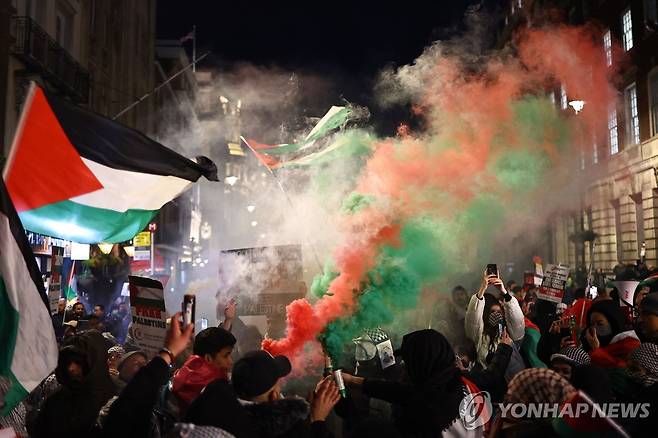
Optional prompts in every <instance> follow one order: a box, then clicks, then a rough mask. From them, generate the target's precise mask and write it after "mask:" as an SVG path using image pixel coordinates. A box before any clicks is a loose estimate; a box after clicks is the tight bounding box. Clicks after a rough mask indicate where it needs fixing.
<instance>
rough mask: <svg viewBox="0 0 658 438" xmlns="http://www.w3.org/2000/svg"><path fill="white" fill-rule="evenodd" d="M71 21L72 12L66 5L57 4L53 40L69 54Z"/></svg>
mask: <svg viewBox="0 0 658 438" xmlns="http://www.w3.org/2000/svg"><path fill="white" fill-rule="evenodd" d="M73 21H74V11H72V10H71V9H70V7H69V6H68V4H67V3H65V2H58V3H57V9H56V11H55V40H56V41H57V43H58V44H59V45H60V46H62V47H63V48H65V49H66V50H68V51H69V52H70V51H71V48H72V47H71V46H72V45H73V25H74V23H73Z"/></svg>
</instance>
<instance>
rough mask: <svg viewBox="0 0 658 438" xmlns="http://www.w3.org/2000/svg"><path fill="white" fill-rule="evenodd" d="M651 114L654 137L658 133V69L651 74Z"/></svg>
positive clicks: (652, 134)
mask: <svg viewBox="0 0 658 438" xmlns="http://www.w3.org/2000/svg"><path fill="white" fill-rule="evenodd" d="M649 114H650V118H651V136H652V137H653V136H654V135H657V134H658V70H654V71H653V72H652V73H651V74H650V75H649Z"/></svg>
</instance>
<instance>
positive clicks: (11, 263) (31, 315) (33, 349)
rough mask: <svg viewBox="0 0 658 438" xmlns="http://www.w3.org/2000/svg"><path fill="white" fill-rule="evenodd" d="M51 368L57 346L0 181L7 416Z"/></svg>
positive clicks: (1, 372) (0, 323)
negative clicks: (8, 384)
mask: <svg viewBox="0 0 658 438" xmlns="http://www.w3.org/2000/svg"><path fill="white" fill-rule="evenodd" d="M56 366H57V342H56V341H55V332H54V331H53V325H52V322H51V320H50V313H49V311H48V302H47V300H46V293H45V291H44V288H43V281H42V279H41V274H40V273H39V267H38V266H37V263H36V261H35V260H34V255H33V254H32V249H31V248H30V244H29V243H28V241H27V237H26V236H25V231H24V230H23V227H22V226H21V222H20V220H19V219H18V215H17V214H16V210H14V206H13V205H12V203H11V200H10V199H9V195H8V194H7V190H6V188H5V185H4V183H3V182H2V181H1V180H0V376H2V377H5V378H7V379H8V380H9V381H10V382H11V386H10V388H9V392H8V393H7V394H5V396H4V402H5V403H4V407H3V408H2V409H1V410H0V416H3V415H7V414H8V413H9V412H10V411H11V410H12V409H13V408H14V407H15V406H16V405H17V404H18V403H19V402H20V401H21V400H22V399H23V398H25V396H27V394H28V393H29V392H30V391H32V390H33V389H34V388H36V386H37V385H38V384H39V383H40V382H41V381H42V380H43V379H45V378H46V376H48V374H50V373H51V372H52V371H53V370H54V369H55V367H56Z"/></svg>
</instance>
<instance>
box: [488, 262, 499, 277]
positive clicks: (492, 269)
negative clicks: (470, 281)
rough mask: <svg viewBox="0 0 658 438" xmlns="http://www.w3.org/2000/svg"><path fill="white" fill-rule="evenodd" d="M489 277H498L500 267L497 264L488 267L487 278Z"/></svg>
mask: <svg viewBox="0 0 658 438" xmlns="http://www.w3.org/2000/svg"><path fill="white" fill-rule="evenodd" d="M489 275H498V266H497V265H496V264H495V263H490V264H488V265H487V276H489Z"/></svg>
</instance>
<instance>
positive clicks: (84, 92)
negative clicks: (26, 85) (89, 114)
mask: <svg viewBox="0 0 658 438" xmlns="http://www.w3.org/2000/svg"><path fill="white" fill-rule="evenodd" d="M11 31H12V35H13V37H14V39H15V43H14V46H13V47H12V53H13V54H14V55H16V56H18V57H20V58H21V59H22V60H23V61H25V63H26V64H27V65H28V66H29V68H30V69H32V70H34V71H35V72H36V73H38V74H40V75H42V76H44V78H46V79H48V80H49V81H51V82H52V83H53V84H54V85H56V86H57V87H58V88H60V89H61V90H62V91H64V92H65V93H67V94H68V95H70V97H71V98H72V99H73V100H75V101H76V102H80V103H86V102H87V101H88V99H89V72H88V71H87V70H85V69H84V68H82V66H81V65H80V63H78V62H77V61H76V60H75V59H73V57H72V56H71V54H70V53H69V52H68V51H66V49H64V48H63V47H62V46H60V45H59V44H58V43H57V41H55V40H54V39H53V38H52V37H51V36H50V35H48V33H47V32H46V31H45V30H43V28H41V26H39V25H38V24H37V23H36V22H35V21H34V20H32V19H31V18H29V17H12V22H11Z"/></svg>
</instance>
